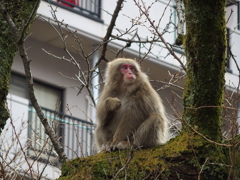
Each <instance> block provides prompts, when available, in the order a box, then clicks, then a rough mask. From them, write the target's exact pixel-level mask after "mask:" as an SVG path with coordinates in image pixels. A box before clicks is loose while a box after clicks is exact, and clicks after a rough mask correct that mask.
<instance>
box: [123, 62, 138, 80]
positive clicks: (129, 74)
mask: <svg viewBox="0 0 240 180" xmlns="http://www.w3.org/2000/svg"><path fill="white" fill-rule="evenodd" d="M121 72H122V74H123V75H124V82H134V80H135V79H136V70H135V67H134V66H133V65H132V64H122V66H121Z"/></svg>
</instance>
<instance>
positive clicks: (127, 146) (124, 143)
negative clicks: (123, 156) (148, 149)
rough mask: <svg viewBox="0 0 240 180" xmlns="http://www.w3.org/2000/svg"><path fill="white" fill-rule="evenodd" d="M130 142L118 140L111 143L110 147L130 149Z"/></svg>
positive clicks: (113, 148)
mask: <svg viewBox="0 0 240 180" xmlns="http://www.w3.org/2000/svg"><path fill="white" fill-rule="evenodd" d="M131 146H132V144H131V143H130V142H129V141H119V142H117V143H112V144H111V145H110V148H111V149H112V150H113V151H114V150H116V149H119V150H123V149H130V148H131Z"/></svg>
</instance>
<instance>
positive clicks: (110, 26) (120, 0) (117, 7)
mask: <svg viewBox="0 0 240 180" xmlns="http://www.w3.org/2000/svg"><path fill="white" fill-rule="evenodd" d="M123 2H124V0H118V1H117V6H116V8H115V10H114V13H113V16H112V19H111V22H110V24H109V26H108V29H107V33H106V35H105V37H104V38H103V43H104V44H103V49H102V54H101V56H100V58H99V60H98V62H97V63H96V64H95V67H97V66H98V65H99V64H100V62H101V60H105V61H106V57H105V55H106V51H107V45H108V40H109V38H110V37H111V34H112V31H113V28H114V26H115V23H116V20H117V17H118V14H119V12H120V11H121V9H122V4H123Z"/></svg>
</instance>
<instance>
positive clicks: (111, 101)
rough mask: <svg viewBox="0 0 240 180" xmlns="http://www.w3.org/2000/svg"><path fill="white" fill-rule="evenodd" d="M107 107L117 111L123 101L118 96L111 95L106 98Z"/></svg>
mask: <svg viewBox="0 0 240 180" xmlns="http://www.w3.org/2000/svg"><path fill="white" fill-rule="evenodd" d="M105 102H106V107H107V109H108V110H110V111H116V110H118V109H119V108H120V107H121V101H120V99H118V98H116V97H115V98H112V97H109V98H107V99H106V101H105Z"/></svg>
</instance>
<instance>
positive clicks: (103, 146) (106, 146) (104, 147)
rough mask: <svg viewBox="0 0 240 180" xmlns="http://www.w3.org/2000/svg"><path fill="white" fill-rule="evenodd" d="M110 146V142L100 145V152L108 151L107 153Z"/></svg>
mask: <svg viewBox="0 0 240 180" xmlns="http://www.w3.org/2000/svg"><path fill="white" fill-rule="evenodd" d="M110 145H111V142H110V141H108V142H106V143H104V144H103V145H102V147H101V150H103V151H108V152H109V151H111V148H110Z"/></svg>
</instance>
